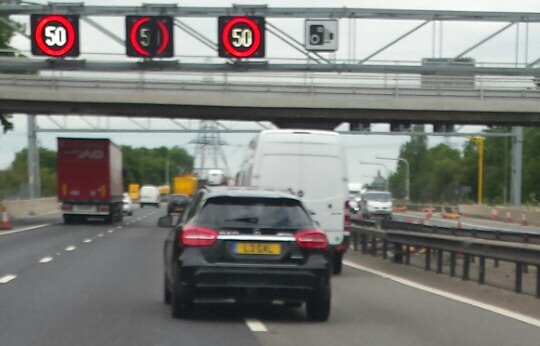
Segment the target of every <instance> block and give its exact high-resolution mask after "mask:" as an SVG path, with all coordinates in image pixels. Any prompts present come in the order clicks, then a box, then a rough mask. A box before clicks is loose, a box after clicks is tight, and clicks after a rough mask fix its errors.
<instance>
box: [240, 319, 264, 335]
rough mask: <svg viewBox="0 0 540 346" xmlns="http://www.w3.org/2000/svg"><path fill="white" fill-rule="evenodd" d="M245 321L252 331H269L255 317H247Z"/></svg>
mask: <svg viewBox="0 0 540 346" xmlns="http://www.w3.org/2000/svg"><path fill="white" fill-rule="evenodd" d="M245 322H246V324H247V326H248V328H249V329H251V331H252V332H267V331H268V330H267V329H266V327H265V326H264V324H263V323H262V322H261V321H259V320H256V319H254V318H246V319H245Z"/></svg>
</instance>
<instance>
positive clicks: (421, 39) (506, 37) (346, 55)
mask: <svg viewBox="0 0 540 346" xmlns="http://www.w3.org/2000/svg"><path fill="white" fill-rule="evenodd" d="M84 3H85V4H86V5H110V4H111V1H109V0H90V1H85V2H84ZM142 3H143V2H138V1H128V0H116V1H114V3H112V4H114V5H118V6H120V5H130V6H137V5H140V4H142ZM144 3H158V4H163V3H177V4H178V5H179V6H195V2H193V1H178V2H174V1H164V0H158V1H153V0H145V1H144ZM201 3H202V2H201ZM232 3H235V4H267V5H269V6H270V7H315V6H317V7H343V6H346V7H355V8H368V7H369V8H395V9H398V8H400V9H432V10H474V11H501V12H505V11H507V12H540V1H539V0H534V1H533V0H531V1H524V0H517V1H499V0H474V1H471V0H469V1H464V0H453V1H434V0H430V1H428V0H426V1H421V0H416V1H414V0H409V1H407V0H386V1H380V0H379V1H300V0H298V1H294V0H286V1H279V0H267V1H240V0H235V1H219V0H205V1H204V6H231V4H232ZM13 19H15V20H17V21H19V22H22V23H28V17H27V16H15V17H13ZM92 19H94V20H96V21H98V22H100V23H102V24H103V25H105V26H106V27H107V28H109V30H111V32H113V33H115V34H116V35H118V36H119V37H122V38H123V37H124V36H125V33H124V20H123V19H122V18H120V17H111V18H103V17H94V18H92ZM182 20H184V21H185V22H187V23H189V24H190V25H192V26H193V27H195V28H196V29H197V30H199V31H200V32H201V33H203V34H205V35H206V36H207V37H208V38H210V39H211V40H212V41H217V38H216V32H217V20H216V19H211V18H205V19H200V18H189V19H182ZM267 21H269V22H272V24H274V25H276V26H277V27H279V28H280V29H282V30H286V31H287V32H288V33H289V34H290V35H291V36H293V37H295V38H296V39H297V40H299V41H303V35H304V28H303V21H304V20H303V19H272V18H268V19H267ZM419 24H420V22H418V21H374V20H371V21H361V20H358V21H357V22H356V31H357V33H356V36H355V37H354V39H355V46H356V50H354V51H352V50H351V49H350V47H351V46H350V42H351V40H352V37H349V35H348V28H349V27H348V25H349V21H348V20H341V21H340V24H339V28H340V29H339V50H338V51H337V52H336V54H335V55H327V56H328V57H332V58H336V59H337V60H343V61H345V60H351V59H352V60H360V59H362V58H363V57H366V56H368V55H370V54H371V53H372V52H374V51H376V50H378V49H379V48H381V47H382V46H384V45H386V44H387V43H389V42H391V41H392V40H393V39H395V38H397V37H399V36H401V35H402V34H404V33H405V32H407V31H408V30H410V29H412V28H414V27H415V26H417V25H419ZM504 25H506V23H445V24H444V26H443V31H442V32H443V40H442V42H440V41H439V40H438V37H439V36H438V35H439V32H440V31H438V30H441V27H440V26H437V27H435V30H436V31H435V32H436V33H437V34H436V35H435V37H436V44H435V46H433V45H432V34H433V30H434V28H433V25H426V26H425V27H423V28H422V29H421V30H419V31H418V32H416V33H415V34H413V35H411V36H410V37H408V38H406V39H405V40H403V41H402V42H400V43H399V44H397V45H395V46H393V47H392V48H390V49H388V50H387V51H385V52H383V53H382V54H380V55H378V56H377V57H375V58H374V59H375V60H379V59H380V60H394V61H416V62H418V61H420V60H421V59H422V58H424V57H431V56H432V54H433V53H435V56H436V57H439V56H442V57H454V56H456V55H458V54H460V53H461V52H462V51H464V50H465V49H467V48H469V47H470V46H472V45H473V44H476V43H478V42H479V41H481V40H482V39H484V38H485V37H486V36H488V35H490V34H491V33H493V32H495V31H496V30H497V29H499V28H501V27H503V26H504ZM28 27H29V25H28ZM520 30H521V31H520V33H521V34H520V35H521V36H520V42H519V44H518V46H517V48H518V56H517V57H518V62H519V63H524V62H525V61H529V62H530V61H533V60H536V59H537V58H539V57H540V42H539V41H538V40H537V39H535V40H532V39H530V41H529V43H528V44H526V43H525V39H524V36H525V35H524V32H525V27H524V26H523V25H522V26H521V27H520ZM529 30H530V33H529V37H531V38H533V37H534V38H537V37H538V34H539V33H540V27H539V25H537V24H531V25H530V26H529ZM79 31H80V42H81V52H82V54H81V58H85V59H88V60H91V59H106V60H127V59H128V58H126V57H125V56H124V51H125V48H124V47H123V46H121V45H119V44H117V43H115V42H114V41H112V40H111V39H109V38H107V37H105V36H104V35H103V34H101V33H99V32H98V31H97V30H96V29H94V28H92V27H90V26H88V25H87V24H86V23H83V22H81V23H80V30H79ZM12 45H13V46H14V47H15V48H17V49H19V50H21V51H23V52H25V53H26V54H29V50H30V42H29V40H28V39H26V38H24V37H23V36H21V35H17V36H16V37H15V38H14V39H13V41H12ZM515 46H516V29H510V30H507V31H506V32H505V33H503V34H501V35H500V36H497V37H496V38H495V39H493V40H492V41H489V42H488V43H486V44H485V45H483V46H481V47H479V48H478V49H476V50H474V51H472V52H471V53H470V54H469V55H468V56H470V57H473V58H475V59H476V61H478V62H486V63H487V62H491V63H501V62H505V63H509V64H511V63H515V62H516V61H515V58H516V48H515ZM502 47H504V49H502ZM90 52H91V53H93V54H88V53H90ZM266 52H267V57H268V58H269V59H270V60H271V59H275V58H289V57H290V58H302V57H303V56H302V55H300V54H299V53H297V52H296V51H294V50H293V49H291V48H290V47H288V46H287V45H286V44H284V43H283V42H281V41H279V40H278V39H276V38H275V37H273V36H271V35H269V34H267V45H266ZM175 55H176V56H177V57H178V58H180V59H182V60H183V61H186V59H187V58H186V56H187V55H190V56H194V55H197V56H205V57H208V58H206V61H212V62H220V61H222V60H220V59H219V58H217V52H213V51H211V50H210V49H208V48H207V47H205V46H203V45H202V44H200V43H199V42H197V41H195V40H194V39H192V38H191V37H189V36H187V35H186V34H184V33H183V32H181V31H180V30H179V29H178V28H176V29H175ZM130 61H137V60H136V59H133V58H132V59H131V60H130ZM38 119H39V120H38V125H39V126H40V127H42V128H51V127H54V124H53V123H52V122H50V121H49V120H47V119H46V118H44V117H38ZM56 120H58V121H65V120H64V119H62V117H57V118H56ZM89 121H91V122H94V123H96V122H97V121H98V120H96V119H95V118H90V120H89ZM101 121H102V122H103V120H101ZM110 121H111V122H113V123H114V124H117V126H116V127H130V126H133V123H132V122H129V121H128V120H126V119H113V120H110ZM67 122H68V124H69V126H70V127H82V126H86V127H87V126H88V125H87V124H85V123H84V122H82V121H79V120H77V119H76V118H70V120H67ZM141 122H142V123H145V122H144V121H141ZM14 124H15V131H13V132H9V133H7V134H0V169H5V168H7V167H8V166H9V165H10V163H11V162H12V160H13V158H14V153H16V152H17V151H19V150H21V149H22V148H25V147H26V146H27V135H26V126H27V125H26V116H25V115H22V114H15V115H14ZM191 125H192V126H196V121H194V120H193V121H191ZM228 126H230V127H232V128H244V129H245V128H247V127H249V126H251V125H250V124H245V123H230V122H229V123H228ZM170 127H171V125H170V121H159V120H158V121H154V122H153V123H152V128H170ZM429 128H430V127H429ZM341 129H346V127H342V128H341ZM387 129H388V125H386V124H380V125H376V126H375V128H374V129H373V130H375V131H386V130H387ZM479 130H481V127H465V128H463V129H462V130H461V131H464V132H476V131H479ZM61 136H70V137H71V136H73V137H74V136H85V137H102V138H103V137H108V138H111V139H112V140H113V141H114V142H116V143H117V144H120V145H131V146H135V147H139V146H147V147H158V146H174V145H177V146H186V148H187V149H188V150H189V152H190V153H191V154H193V150H194V146H193V145H191V144H189V142H190V141H191V140H193V139H194V138H195V136H196V135H195V134H156V133H149V134H99V135H95V134H92V135H88V134H73V133H70V134H66V133H39V135H38V140H39V142H40V144H41V145H42V146H45V147H47V148H50V149H55V148H56V137H61ZM252 137H253V135H238V134H224V135H222V138H223V139H224V140H225V141H226V142H227V143H228V144H229V145H227V146H225V147H224V151H225V154H226V156H227V159H228V164H229V167H230V170H231V172H232V173H233V174H234V173H236V172H237V170H238V167H239V165H240V162H241V160H242V157H243V152H244V147H245V146H246V145H247V143H248V141H249V140H250V139H251V138H252ZM408 139H409V138H408V137H406V136H399V137H395V136H345V141H346V144H347V148H348V149H347V155H348V159H349V180H350V181H351V182H362V183H367V182H370V181H371V180H372V177H373V176H375V175H376V174H377V171H379V170H381V171H382V172H381V173H382V174H383V175H386V168H383V167H382V166H376V165H361V164H360V163H359V162H360V161H365V162H374V163H380V164H384V165H386V167H387V168H388V170H394V169H395V162H394V161H381V160H377V159H376V157H377V156H383V157H397V156H398V153H399V148H400V146H401V145H402V144H403V143H405V142H406V141H408ZM441 141H446V143H448V144H450V145H451V146H453V147H456V148H461V147H462V146H463V143H464V140H463V139H458V138H452V139H447V140H443V139H440V138H433V137H432V138H430V141H429V143H430V145H435V144H438V143H440V142H441Z"/></svg>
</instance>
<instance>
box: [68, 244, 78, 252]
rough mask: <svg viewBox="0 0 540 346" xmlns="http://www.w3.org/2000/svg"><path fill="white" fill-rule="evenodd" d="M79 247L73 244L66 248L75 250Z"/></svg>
mask: <svg viewBox="0 0 540 346" xmlns="http://www.w3.org/2000/svg"><path fill="white" fill-rule="evenodd" d="M76 248H77V247H75V246H73V245H70V246H68V247H67V248H66V251H73V250H75V249H76Z"/></svg>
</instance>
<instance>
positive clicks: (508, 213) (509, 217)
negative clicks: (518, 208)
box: [504, 211, 512, 222]
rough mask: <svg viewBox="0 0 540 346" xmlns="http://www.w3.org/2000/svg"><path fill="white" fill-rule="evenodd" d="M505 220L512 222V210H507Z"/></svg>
mask: <svg viewBox="0 0 540 346" xmlns="http://www.w3.org/2000/svg"><path fill="white" fill-rule="evenodd" d="M504 222H512V217H511V216H510V212H509V211H507V212H506V218H505V219H504Z"/></svg>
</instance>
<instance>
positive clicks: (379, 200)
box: [361, 191, 393, 220]
mask: <svg viewBox="0 0 540 346" xmlns="http://www.w3.org/2000/svg"><path fill="white" fill-rule="evenodd" d="M361 204H362V216H363V218H364V219H372V218H375V219H385V220H392V214H393V203H392V194H391V193H390V192H388V191H368V192H366V193H364V194H363V195H362V202H361Z"/></svg>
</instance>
